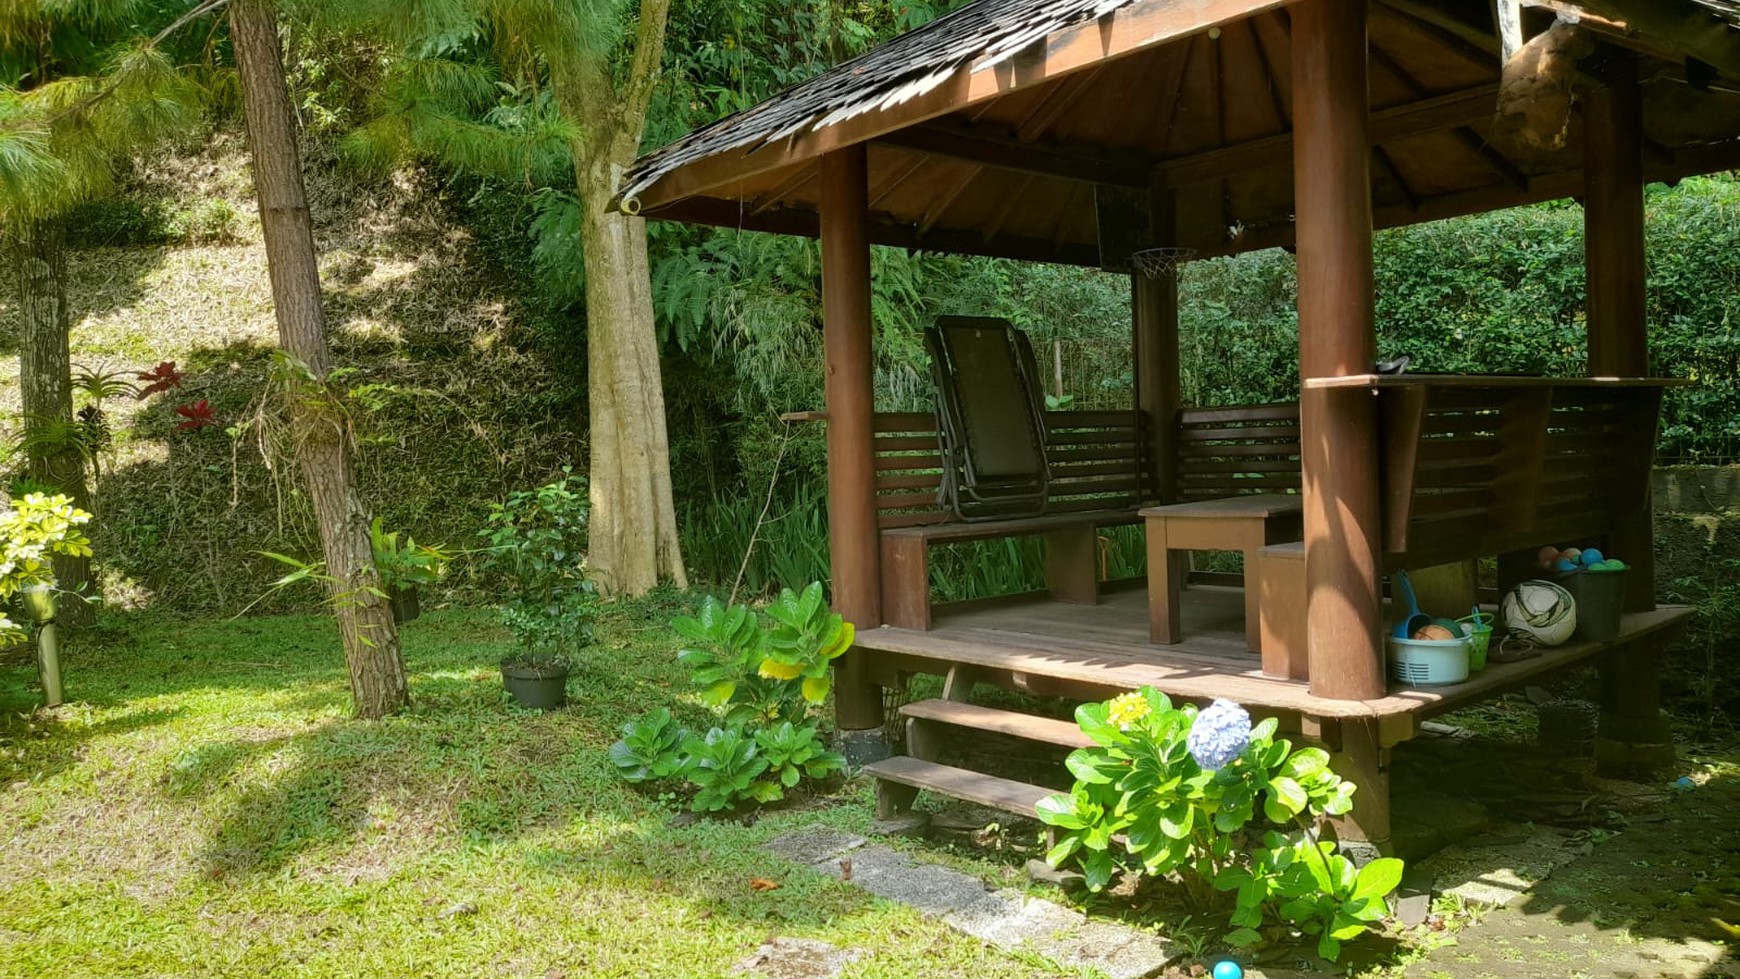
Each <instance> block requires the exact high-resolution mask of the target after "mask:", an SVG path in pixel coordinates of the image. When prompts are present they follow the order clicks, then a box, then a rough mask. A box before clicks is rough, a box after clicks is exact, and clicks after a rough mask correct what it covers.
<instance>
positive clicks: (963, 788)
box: [864, 755, 1056, 816]
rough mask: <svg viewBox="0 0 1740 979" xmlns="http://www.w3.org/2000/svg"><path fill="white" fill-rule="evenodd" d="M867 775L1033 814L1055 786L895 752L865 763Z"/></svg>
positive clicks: (956, 797) (1053, 793)
mask: <svg viewBox="0 0 1740 979" xmlns="http://www.w3.org/2000/svg"><path fill="white" fill-rule="evenodd" d="M864 772H865V774H868V775H872V776H874V777H876V778H879V779H883V780H884V781H888V782H898V783H900V784H901V785H910V786H912V787H914V788H917V789H920V790H923V791H929V792H936V793H939V794H941V795H946V796H948V797H950V798H953V799H965V800H967V801H968V802H976V803H978V804H979V805H982V806H990V807H991V808H993V809H1001V810H1003V811H1004V812H1012V813H1017V814H1019V815H1023V816H1032V815H1033V814H1034V811H1035V809H1036V808H1037V807H1038V805H1039V800H1041V799H1043V798H1045V797H1046V796H1048V795H1055V794H1056V791H1055V790H1053V789H1047V788H1043V787H1041V786H1038V785H1029V784H1027V783H1026V782H1016V781H1013V780H1010V779H1006V778H998V777H997V776H995V775H986V774H984V773H983V772H974V771H968V770H967V769H965V768H954V767H952V766H949V765H939V764H937V763H936V762H933V761H921V760H920V759H917V758H909V757H907V756H905V755H895V756H894V757H893V758H884V759H883V760H881V761H878V762H872V763H870V764H868V765H865V766H864Z"/></svg>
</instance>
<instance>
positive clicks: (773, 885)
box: [749, 877, 779, 892]
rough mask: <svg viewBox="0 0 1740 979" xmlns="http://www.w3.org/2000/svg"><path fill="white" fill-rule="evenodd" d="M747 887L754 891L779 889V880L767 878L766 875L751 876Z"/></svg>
mask: <svg viewBox="0 0 1740 979" xmlns="http://www.w3.org/2000/svg"><path fill="white" fill-rule="evenodd" d="M749 889H750V890H752V891H756V892H760V891H777V890H779V881H777V880H768V879H767V878H766V877H751V878H749Z"/></svg>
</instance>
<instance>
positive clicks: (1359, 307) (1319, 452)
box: [1290, 0, 1385, 700]
mask: <svg viewBox="0 0 1740 979" xmlns="http://www.w3.org/2000/svg"><path fill="white" fill-rule="evenodd" d="M1290 10H1291V12H1292V18H1293V120H1294V121H1293V127H1294V140H1293V184H1294V196H1295V203H1294V210H1295V212H1296V214H1297V227H1298V235H1297V237H1298V247H1299V373H1300V376H1301V377H1302V378H1305V379H1307V380H1308V379H1310V378H1315V377H1336V376H1344V375H1350V374H1363V373H1368V372H1370V370H1371V369H1372V362H1373V361H1374V360H1375V359H1376V357H1377V337H1376V333H1375V328H1374V318H1375V309H1374V307H1375V299H1374V295H1373V285H1372V251H1371V239H1372V205H1371V173H1370V165H1371V164H1370V160H1371V145H1370V140H1369V138H1368V133H1367V123H1368V115H1369V107H1368V104H1367V78H1366V74H1367V59H1368V52H1367V44H1366V0H1301V2H1299V3H1297V4H1295V5H1294V6H1293V7H1291V8H1290ZM1299 401H1300V405H1299V414H1300V431H1301V439H1300V441H1301V447H1302V455H1303V469H1304V492H1305V577H1306V583H1307V588H1308V599H1307V625H1306V634H1307V637H1308V643H1309V656H1310V665H1311V692H1312V693H1313V694H1315V695H1317V696H1319V697H1334V698H1338V699H1347V700H1365V699H1370V698H1374V697H1381V696H1383V694H1384V690H1385V683H1384V657H1383V647H1382V645H1381V643H1380V640H1379V632H1380V618H1381V605H1380V602H1379V595H1378V567H1379V565H1378V541H1379V531H1380V525H1379V507H1378V429H1377V403H1376V401H1375V400H1374V399H1373V398H1372V396H1371V394H1370V392H1369V391H1362V390H1359V389H1357V388H1339V389H1314V388H1306V389H1305V390H1304V391H1302V392H1301V395H1300V399H1299Z"/></svg>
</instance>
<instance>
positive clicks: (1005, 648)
mask: <svg viewBox="0 0 1740 979" xmlns="http://www.w3.org/2000/svg"><path fill="white" fill-rule="evenodd" d="M1183 614H1184V641H1183V642H1181V643H1178V644H1176V645H1171V646H1166V645H1155V644H1153V643H1150V642H1149V641H1148V618H1147V593H1146V592H1145V591H1142V590H1139V589H1138V590H1128V591H1118V592H1112V593H1111V594H1108V595H1107V596H1106V597H1105V598H1104V600H1103V601H1102V602H1101V604H1099V605H1070V604H1065V603H1062V602H1055V601H1051V600H1049V599H1045V598H1031V597H1029V598H1022V599H1019V600H1012V601H1007V602H1002V603H990V604H980V605H976V606H971V607H968V608H964V609H958V610H953V611H951V610H948V609H947V608H941V609H939V610H938V614H937V616H936V619H935V623H936V624H935V627H934V628H932V629H931V630H929V631H918V630H912V629H895V628H890V627H886V626H884V627H881V628H876V629H865V630H862V631H861V632H859V633H858V639H857V643H858V645H859V646H860V647H862V648H864V649H867V650H872V651H879V652H881V653H882V654H885V655H886V656H887V660H886V663H887V664H889V665H893V666H895V667H897V668H898V669H904V670H923V671H926V672H944V671H946V670H947V668H948V666H949V664H953V663H964V664H968V665H972V666H978V667H981V668H983V669H985V670H990V671H999V672H1002V673H1005V674H1007V675H1010V676H1012V677H1015V678H1016V680H1017V682H1018V683H1022V681H1023V680H1024V679H1025V678H1050V679H1054V680H1058V681H1063V682H1064V683H1066V684H1069V685H1073V686H1074V687H1077V688H1080V689H1083V690H1097V691H1105V692H1115V691H1118V690H1129V689H1134V688H1136V687H1140V686H1144V685H1152V686H1154V687H1157V688H1159V689H1161V690H1163V691H1165V692H1166V693H1167V694H1169V695H1171V696H1176V697H1182V698H1187V699H1192V700H1207V699H1209V698H1213V697H1227V698H1229V699H1232V700H1236V701H1238V702H1240V703H1243V704H1245V705H1247V706H1250V707H1256V708H1266V709H1268V710H1271V711H1274V712H1286V713H1297V714H1303V715H1309V716H1313V717H1321V718H1359V717H1376V718H1407V719H1408V723H1409V724H1417V722H1418V721H1419V720H1421V719H1424V718H1425V717H1427V716H1430V715H1431V714H1435V713H1438V712H1439V711H1443V710H1449V709H1451V708H1453V707H1456V706H1459V705H1462V704H1466V703H1470V702H1473V701H1477V700H1481V699H1484V698H1486V697H1488V696H1491V695H1492V694H1494V693H1497V692H1499V691H1501V690H1505V689H1509V688H1512V687H1517V686H1520V685H1522V684H1523V683H1525V682H1528V681H1529V680H1531V679H1533V678H1535V677H1538V676H1540V675H1541V674H1543V673H1547V672H1550V671H1553V670H1556V669H1560V668H1562V667H1565V666H1569V665H1571V664H1573V663H1577V662H1579V661H1583V660H1587V659H1589V658H1591V657H1593V656H1595V655H1597V654H1599V653H1601V652H1602V651H1603V650H1605V649H1608V648H1611V647H1612V646H1616V645H1621V644H1627V643H1636V642H1642V641H1656V640H1663V639H1666V638H1670V637H1671V635H1672V634H1673V632H1674V630H1676V629H1677V628H1679V627H1681V626H1682V625H1683V624H1684V622H1685V620H1686V619H1687V618H1688V617H1689V616H1690V614H1691V613H1690V610H1689V609H1686V608H1683V607H1679V606H1664V607H1662V608H1659V609H1657V610H1655V611H1653V612H1641V613H1636V614H1632V615H1627V616H1626V617H1625V619H1624V622H1623V625H1622V627H1621V633H1620V639H1619V640H1618V642H1616V643H1612V644H1601V643H1569V644H1566V645H1564V646H1560V647H1558V648H1556V649H1550V650H1546V651H1544V652H1543V653H1542V655H1541V656H1539V657H1537V658H1534V659H1529V660H1524V661H1522V662H1519V663H1509V664H1492V665H1489V666H1488V667H1487V668H1486V669H1485V670H1483V671H1481V672H1479V673H1476V674H1473V675H1472V676H1471V677H1470V678H1469V679H1468V680H1467V681H1465V682H1463V683H1458V684H1452V685H1448V686H1435V687H1404V686H1401V685H1399V684H1393V683H1392V685H1391V688H1390V691H1389V694H1388V695H1387V696H1385V697H1383V698H1380V699H1377V700H1366V701H1353V700H1329V699H1325V698H1321V697H1313V696H1312V695H1311V692H1310V689H1309V687H1308V685H1307V684H1306V683H1304V682H1302V681H1295V680H1285V679H1277V678H1275V677H1270V676H1265V675H1264V674H1263V672H1262V670H1261V668H1260V664H1259V662H1258V658H1257V657H1256V656H1255V655H1253V654H1251V653H1248V652H1246V651H1245V640H1244V594H1243V591H1242V590H1241V589H1238V588H1227V587H1216V586H1194V587H1192V588H1190V589H1189V590H1188V591H1186V592H1185V595H1184V604H1183ZM871 656H872V659H873V661H874V659H875V657H876V652H872V653H871ZM1022 685H1026V684H1025V683H1022ZM1411 733H1412V731H1411V729H1407V727H1406V725H1404V728H1402V729H1397V731H1396V733H1395V735H1394V736H1395V737H1396V739H1397V740H1400V739H1402V738H1405V737H1407V736H1411Z"/></svg>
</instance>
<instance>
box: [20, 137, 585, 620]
mask: <svg viewBox="0 0 1740 979" xmlns="http://www.w3.org/2000/svg"><path fill="white" fill-rule="evenodd" d="M307 169H308V177H309V194H310V200H311V204H312V206H313V209H314V218H315V225H316V234H317V242H318V246H319V248H320V251H321V275H322V281H323V284H324V286H325V288H326V299H327V312H328V316H329V323H330V327H331V331H332V342H333V346H334V350H335V355H336V359H337V362H338V363H339V364H340V365H341V366H342V367H343V368H344V370H343V372H342V374H341V375H340V378H339V381H338V384H339V386H340V387H341V388H343V389H347V390H348V391H350V392H351V393H352V394H353V395H354V397H352V398H351V399H350V403H351V405H352V407H353V414H354V417H355V423H356V429H357V437H358V443H359V448H360V453H359V479H360V481H361V487H362V492H363V495H364V498H365V500H366V502H367V503H368V505H369V506H370V507H371V508H372V509H373V510H374V511H375V512H376V513H378V514H380V515H382V516H383V517H384V518H385V520H386V522H387V524H388V525H389V526H390V527H392V528H400V529H408V530H410V531H411V532H412V533H413V534H414V535H415V536H416V537H417V539H419V540H423V541H428V542H431V543H446V544H448V545H450V546H453V547H458V548H463V547H468V546H471V544H472V542H473V539H474V535H475V531H476V527H477V526H478V524H479V522H480V520H481V511H482V509H483V507H484V506H485V505H486V503H487V502H488V501H490V500H493V499H497V498H499V497H500V496H501V494H502V493H504V492H505V491H506V490H507V489H509V488H512V487H516V486H524V485H528V484H530V483H533V482H535V481H538V480H541V479H543V478H545V477H546V476H548V475H549V474H551V473H554V472H557V471H559V469H560V468H561V467H562V466H564V465H574V466H576V467H577V468H578V467H579V466H580V465H581V464H582V463H583V460H584V451H583V444H582V433H583V432H584V418H583V417H582V416H581V414H580V412H581V411H582V410H583V407H584V390H583V387H582V386H581V381H582V379H581V378H580V377H579V376H577V372H576V371H575V369H574V365H573V364H563V363H559V362H556V361H555V359H553V358H556V357H558V356H559V354H560V351H561V350H562V349H564V347H566V348H568V349H572V347H573V346H574V345H573V344H572V343H568V344H563V343H561V342H560V339H561V338H560V337H559V336H556V337H552V336H551V334H554V333H559V331H561V330H562V329H563V328H564V324H562V323H560V322H556V321H553V318H552V316H551V315H550V314H549V313H547V312H544V311H535V310H530V309H528V308H527V307H526V305H525V303H524V302H522V301H521V299H520V298H518V297H519V296H521V295H524V294H526V293H527V290H525V289H523V288H517V283H516V280H515V278H514V276H513V275H512V274H510V273H509V271H508V270H506V269H504V268H503V267H501V266H500V265H499V264H496V263H494V262H493V261H492V260H491V259H490V258H489V257H488V256H487V255H485V254H484V249H482V248H480V247H479V245H478V243H477V242H476V241H475V240H474V238H473V236H472V235H471V234H470V233H469V232H468V231H467V230H466V229H465V228H464V227H462V226H461V225H459V224H458V223H456V222H455V221H454V220H453V219H452V217H451V216H450V214H449V212H448V210H447V206H446V205H447V202H446V200H445V198H444V194H443V193H442V188H440V187H439V186H437V185H435V184H434V183H433V182H432V181H430V180H429V179H428V178H426V177H423V176H421V175H417V174H398V175H395V176H394V177H393V178H391V179H385V180H380V181H375V182H368V181H363V180H360V179H358V178H357V177H356V176H355V175H354V174H349V173H347V172H346V171H345V170H344V168H342V167H339V166H337V165H336V164H335V163H334V161H332V160H331V159H330V158H325V157H322V156H320V155H319V154H318V151H316V153H315V154H313V158H312V159H311V162H310V163H309V165H308V167H307ZM72 232H73V238H74V240H75V241H76V242H78V243H79V246H78V247H76V248H75V249H74V250H73V251H72V253H71V254H70V255H69V256H68V270H69V278H70V285H71V289H70V292H71V295H70V297H69V298H70V303H71V306H72V309H73V311H74V317H75V324H76V325H75V327H74V329H73V335H72V349H73V360H74V362H75V364H77V365H78V366H79V367H82V368H84V369H87V370H90V371H92V372H124V373H125V374H126V375H128V376H132V375H135V374H137V373H138V372H140V371H142V370H145V369H147V368H149V367H151V366H152V365H155V364H157V363H158V362H159V361H166V360H167V361H175V362H176V363H177V364H178V365H179V366H180V369H181V370H182V371H183V373H184V375H185V380H184V384H183V387H182V388H181V389H180V390H177V391H171V392H167V393H165V394H162V395H158V396H156V397H153V398H151V399H149V400H147V401H145V402H138V401H135V400H133V399H130V398H111V399H109V400H108V401H106V402H105V403H104V404H103V406H102V407H103V408H104V410H105V412H106V413H107V414H108V416H109V417H110V420H111V425H112V427H113V429H114V433H115V434H114V447H113V450H112V451H111V452H110V453H108V454H106V455H105V456H104V458H103V459H102V460H101V476H100V479H99V480H98V483H97V493H96V497H95V506H96V511H97V515H98V524H99V526H98V528H97V530H96V533H95V534H94V538H95V541H96V545H97V552H98V559H99V561H100V562H101V563H102V564H103V566H104V568H105V571H106V575H107V586H108V592H109V597H110V600H111V601H117V602H120V603H122V604H126V605H147V604H149V605H156V606H161V607H166V608H169V609H174V610H178V611H225V610H234V609H237V608H239V607H241V606H243V605H245V604H247V603H248V602H250V601H252V600H253V599H254V598H256V597H258V596H259V595H261V594H262V593H263V592H264V591H265V590H266V588H267V586H268V584H269V582H270V581H271V580H272V579H273V578H275V577H276V576H277V575H278V574H280V573H282V571H283V568H282V566H281V565H277V564H275V563H273V562H272V561H270V560H269V559H266V558H264V557H261V556H259V555H258V554H257V553H256V552H258V551H262V550H269V551H277V552H283V553H289V554H296V555H308V554H312V553H313V552H314V551H315V549H316V548H315V544H314V539H313V534H312V527H311V524H310V522H309V517H308V513H307V509H306V507H305V506H304V504H303V501H302V499H301V494H300V492H299V491H298V489H297V484H296V478H295V474H294V472H293V471H291V470H290V469H289V468H288V466H287V465H286V463H288V460H287V459H285V458H282V457H281V452H280V451H278V450H276V449H273V448H272V447H271V446H272V444H273V438H272V437H271V436H272V431H271V428H270V426H267V425H263V424H262V422H263V421H264V416H262V414H261V407H262V404H263V402H262V395H263V394H264V393H265V392H266V391H267V389H268V382H269V380H270V376H271V364H272V358H271V351H272V350H273V348H274V347H275V346H276V329H275V325H274V323H273V320H272V308H271V300H270V292H269V288H268V283H267V274H266V267H265V258H264V251H263V247H262V245H261V242H260V237H259V222H258V218H257V214H256V211H255V207H254V203H253V200H252V196H251V186H250V184H249V178H248V173H247V168H246V157H245V153H244V146H243V143H242V140H241V139H240V137H239V135H238V134H236V133H234V132H218V133H216V134H214V135H213V136H212V138H211V139H210V140H209V141H208V142H206V143H205V144H203V145H202V146H200V147H198V148H197V149H196V150H195V151H193V152H190V153H188V154H186V155H181V156H175V157H170V158H168V159H165V160H161V161H154V162H151V163H149V164H141V165H140V166H139V167H138V172H137V173H136V174H134V176H133V178H132V179H131V181H130V182H129V185H128V187H127V192H126V194H125V195H124V196H123V197H122V198H120V199H117V200H115V201H110V202H105V203H103V204H102V205H99V206H96V207H93V208H88V209H86V211H85V212H82V213H81V214H80V215H78V217H77V218H76V219H75V222H74V225H73V228H72ZM14 317H15V310H14V308H13V306H12V304H11V302H10V297H5V299H4V300H3V301H0V331H3V332H0V336H7V337H12V336H15V335H16V323H15V322H14ZM569 325H570V326H572V327H573V328H574V329H578V325H577V324H569ZM540 331H542V332H541V333H540ZM3 352H4V355H5V356H4V361H3V362H0V406H3V407H4V408H5V409H6V410H7V413H8V417H10V418H14V419H15V418H16V412H17V410H18V377H17V372H18V358H17V351H16V349H15V348H13V347H12V346H11V345H10V344H8V345H7V346H6V347H5V348H3ZM200 399H206V400H208V401H209V402H210V404H211V407H212V408H213V410H214V412H215V415H216V417H217V420H218V424H216V425H212V426H210V427H206V428H203V429H198V430H192V431H180V430H177V427H176V426H177V423H178V422H179V421H181V419H180V418H179V417H178V416H176V415H175V413H174V409H175V407H176V406H178V405H186V404H190V403H192V402H195V401H198V400H200ZM85 400H88V399H85ZM82 403H85V402H84V400H81V404H82ZM15 434H16V433H15V432H10V433H8V435H9V438H8V441H9V442H10V441H11V438H10V436H14V435H15ZM455 584H456V585H460V586H463V584H464V573H463V571H461V573H460V575H459V576H458V580H456V581H455ZM313 599H314V596H313V595H312V593H311V592H309V593H305V594H301V595H283V596H276V597H274V598H273V599H272V600H271V601H270V602H269V603H268V604H269V605H278V606H283V605H286V604H305V603H307V602H310V601H312V600H313Z"/></svg>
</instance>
